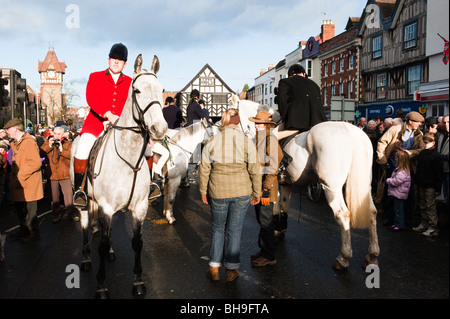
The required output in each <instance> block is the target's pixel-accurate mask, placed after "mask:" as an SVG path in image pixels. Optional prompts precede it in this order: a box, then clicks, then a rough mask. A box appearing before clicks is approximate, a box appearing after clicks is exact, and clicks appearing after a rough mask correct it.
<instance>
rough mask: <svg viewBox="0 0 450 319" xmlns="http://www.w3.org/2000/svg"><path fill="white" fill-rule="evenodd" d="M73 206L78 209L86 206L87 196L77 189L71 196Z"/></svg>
mask: <svg viewBox="0 0 450 319" xmlns="http://www.w3.org/2000/svg"><path fill="white" fill-rule="evenodd" d="M83 201H84V203H83ZM73 206H75V207H80V208H85V207H86V206H87V195H86V193H85V192H84V191H83V190H81V189H79V190H77V191H76V192H75V194H73Z"/></svg>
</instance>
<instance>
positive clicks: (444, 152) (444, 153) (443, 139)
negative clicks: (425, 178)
mask: <svg viewBox="0 0 450 319" xmlns="http://www.w3.org/2000/svg"><path fill="white" fill-rule="evenodd" d="M448 118H449V116H448V115H445V116H444V117H443V118H442V122H443V123H444V126H445V130H444V131H442V132H441V134H440V136H439V140H438V148H437V149H438V152H439V154H441V158H442V161H443V178H442V193H443V195H444V202H445V208H446V209H445V211H446V212H447V213H448V211H449V200H448V193H449V180H448V179H449V171H448V166H449V160H448V140H449V136H448V135H449V133H448V131H449V127H448V126H449V125H448Z"/></svg>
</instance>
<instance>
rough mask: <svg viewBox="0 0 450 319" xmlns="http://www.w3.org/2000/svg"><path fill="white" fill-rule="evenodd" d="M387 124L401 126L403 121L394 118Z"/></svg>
mask: <svg viewBox="0 0 450 319" xmlns="http://www.w3.org/2000/svg"><path fill="white" fill-rule="evenodd" d="M389 122H390V123H391V125H390V126H393V125H403V120H402V119H401V118H399V117H396V118H395V119H390V120H389Z"/></svg>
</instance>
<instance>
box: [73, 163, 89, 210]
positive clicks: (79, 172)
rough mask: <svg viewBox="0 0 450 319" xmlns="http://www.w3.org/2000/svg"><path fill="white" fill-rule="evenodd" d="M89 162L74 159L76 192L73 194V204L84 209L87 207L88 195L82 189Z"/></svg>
mask: <svg viewBox="0 0 450 319" xmlns="http://www.w3.org/2000/svg"><path fill="white" fill-rule="evenodd" d="M87 161H88V160H80V159H78V158H76V157H74V159H73V169H74V179H75V180H74V190H75V193H74V194H73V204H74V205H75V206H77V207H80V208H84V207H86V205H87V195H86V193H85V192H84V189H81V184H82V183H83V179H84V174H85V173H86V167H87Z"/></svg>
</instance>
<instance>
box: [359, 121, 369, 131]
mask: <svg viewBox="0 0 450 319" xmlns="http://www.w3.org/2000/svg"><path fill="white" fill-rule="evenodd" d="M358 128H359V129H361V130H363V131H364V132H366V131H367V120H366V118H365V117H361V118H360V119H359V123H358Z"/></svg>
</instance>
